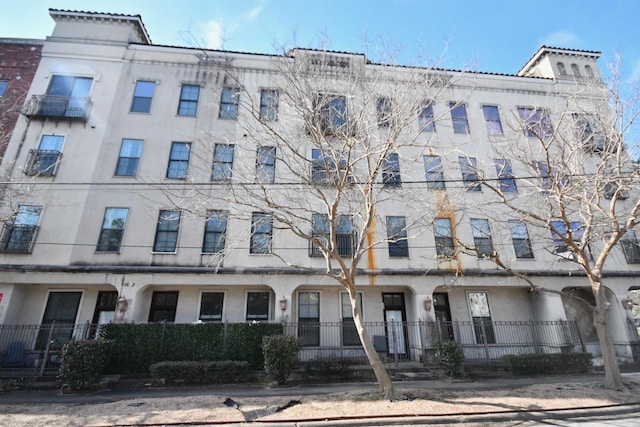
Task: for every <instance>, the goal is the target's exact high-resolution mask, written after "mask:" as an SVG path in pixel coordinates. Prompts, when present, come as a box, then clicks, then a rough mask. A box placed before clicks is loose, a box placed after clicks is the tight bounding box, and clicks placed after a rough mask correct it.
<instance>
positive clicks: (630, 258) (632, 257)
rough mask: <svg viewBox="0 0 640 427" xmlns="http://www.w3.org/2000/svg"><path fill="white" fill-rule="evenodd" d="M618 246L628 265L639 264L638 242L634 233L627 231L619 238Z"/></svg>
mask: <svg viewBox="0 0 640 427" xmlns="http://www.w3.org/2000/svg"><path fill="white" fill-rule="evenodd" d="M620 246H621V247H622V252H623V253H624V258H625V259H626V260H627V263H628V264H638V263H640V242H638V237H637V236H636V232H635V231H633V230H627V232H626V233H624V235H623V236H622V237H621V238H620Z"/></svg>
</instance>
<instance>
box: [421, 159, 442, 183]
mask: <svg viewBox="0 0 640 427" xmlns="http://www.w3.org/2000/svg"><path fill="white" fill-rule="evenodd" d="M424 172H425V176H426V179H427V188H429V189H431V190H444V174H443V172H442V161H441V159H440V156H429V155H428V156H424Z"/></svg>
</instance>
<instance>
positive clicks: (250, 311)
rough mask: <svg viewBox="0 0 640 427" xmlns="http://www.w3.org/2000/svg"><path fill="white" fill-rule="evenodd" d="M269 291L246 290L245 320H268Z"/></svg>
mask: <svg viewBox="0 0 640 427" xmlns="http://www.w3.org/2000/svg"><path fill="white" fill-rule="evenodd" d="M269 299H270V294H269V292H247V320H249V321H261V320H269Z"/></svg>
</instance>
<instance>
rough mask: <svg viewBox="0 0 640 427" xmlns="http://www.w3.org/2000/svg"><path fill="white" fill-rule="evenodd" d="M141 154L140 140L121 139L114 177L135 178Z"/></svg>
mask: <svg viewBox="0 0 640 427" xmlns="http://www.w3.org/2000/svg"><path fill="white" fill-rule="evenodd" d="M141 154H142V140H141V139H123V140H122V144H121V145H120V154H119V156H118V164H117V165H116V173H115V175H116V176H136V173H137V172H138V163H139V162H140V155H141Z"/></svg>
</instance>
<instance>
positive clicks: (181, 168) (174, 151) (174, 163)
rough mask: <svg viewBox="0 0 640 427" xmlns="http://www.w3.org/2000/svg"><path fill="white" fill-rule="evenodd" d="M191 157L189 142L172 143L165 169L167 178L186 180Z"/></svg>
mask: <svg viewBox="0 0 640 427" xmlns="http://www.w3.org/2000/svg"><path fill="white" fill-rule="evenodd" d="M190 157H191V143H190V142H172V143H171V153H170V154H169V165H168V167H167V178H172V179H186V178H187V171H188V170H189V158H190Z"/></svg>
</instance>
